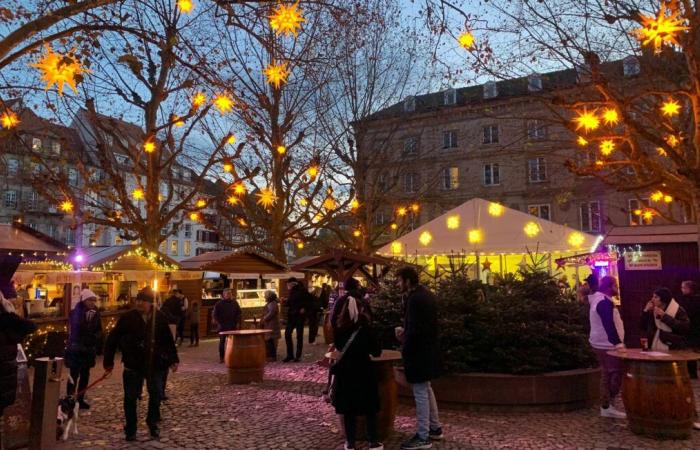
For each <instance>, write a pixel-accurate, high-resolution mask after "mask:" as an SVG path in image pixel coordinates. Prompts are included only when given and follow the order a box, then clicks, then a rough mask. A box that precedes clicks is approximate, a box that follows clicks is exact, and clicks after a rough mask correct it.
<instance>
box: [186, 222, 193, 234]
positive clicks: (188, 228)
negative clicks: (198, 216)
mask: <svg viewBox="0 0 700 450" xmlns="http://www.w3.org/2000/svg"><path fill="white" fill-rule="evenodd" d="M185 237H186V238H191V237H192V224H191V223H186V224H185Z"/></svg>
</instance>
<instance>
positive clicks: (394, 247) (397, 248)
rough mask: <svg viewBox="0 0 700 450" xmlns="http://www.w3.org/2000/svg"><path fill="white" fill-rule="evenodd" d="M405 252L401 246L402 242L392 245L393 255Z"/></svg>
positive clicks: (395, 242)
mask: <svg viewBox="0 0 700 450" xmlns="http://www.w3.org/2000/svg"><path fill="white" fill-rule="evenodd" d="M402 250H403V245H401V242H399V241H394V242H392V243H391V253H393V254H395V255H396V254H399V253H401V251H402Z"/></svg>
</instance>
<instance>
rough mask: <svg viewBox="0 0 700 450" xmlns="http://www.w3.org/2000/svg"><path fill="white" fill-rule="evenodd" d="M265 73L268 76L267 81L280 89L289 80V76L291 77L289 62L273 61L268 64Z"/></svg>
mask: <svg viewBox="0 0 700 450" xmlns="http://www.w3.org/2000/svg"><path fill="white" fill-rule="evenodd" d="M263 73H264V74H265V77H266V78H267V82H268V83H270V84H271V85H273V86H274V87H276V88H277V89H279V88H280V86H281V85H283V84H285V83H286V82H287V78H288V77H289V70H288V69H287V63H279V64H275V63H271V64H270V65H269V66H267V68H266V69H265V70H264V71H263Z"/></svg>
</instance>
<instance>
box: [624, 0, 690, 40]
mask: <svg viewBox="0 0 700 450" xmlns="http://www.w3.org/2000/svg"><path fill="white" fill-rule="evenodd" d="M670 12H671V14H670V15H667V14H666V4H665V3H664V2H661V8H660V9H659V12H658V14H657V15H656V17H652V16H645V15H640V20H641V22H642V28H638V29H637V30H635V31H636V32H637V36H638V38H639V40H640V41H642V45H649V44H653V45H654V50H655V51H656V52H659V51H660V50H661V46H662V45H663V44H669V45H670V44H673V45H676V46H678V45H680V44H679V43H678V40H677V39H676V34H677V33H678V32H679V31H686V30H688V29H689V28H688V27H686V26H684V25H683V23H684V19H680V18H678V15H679V14H680V13H679V12H678V11H670Z"/></svg>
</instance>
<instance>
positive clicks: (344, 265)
mask: <svg viewBox="0 0 700 450" xmlns="http://www.w3.org/2000/svg"><path fill="white" fill-rule="evenodd" d="M396 263H397V261H396V260H394V259H391V258H385V257H382V256H377V255H362V254H359V253H351V252H348V251H344V250H335V251H332V252H329V253H326V254H324V255H320V256H314V257H310V258H308V257H304V258H303V259H302V260H298V261H296V262H295V263H294V264H293V265H292V270H295V271H299V272H304V271H311V272H314V271H320V272H326V273H328V274H329V275H331V277H332V278H333V279H335V280H337V281H346V280H347V279H348V278H350V277H352V276H353V274H354V273H355V272H358V271H359V272H360V273H362V274H363V275H364V276H365V277H366V278H367V279H368V280H370V281H372V282H373V283H377V281H378V279H379V278H380V277H381V276H382V271H380V270H379V269H378V268H379V267H382V268H384V267H389V266H392V265H395V264H396ZM370 267H371V270H370Z"/></svg>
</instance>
